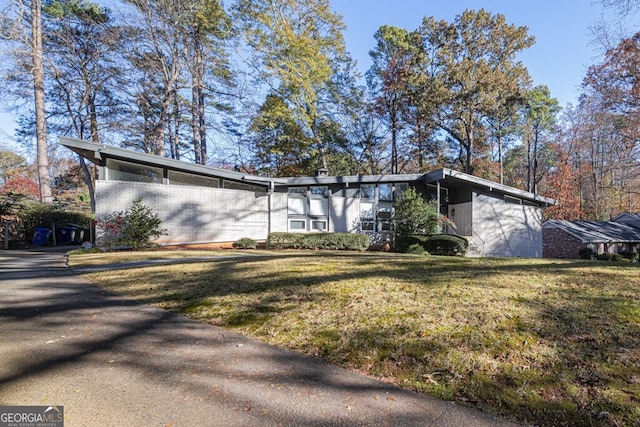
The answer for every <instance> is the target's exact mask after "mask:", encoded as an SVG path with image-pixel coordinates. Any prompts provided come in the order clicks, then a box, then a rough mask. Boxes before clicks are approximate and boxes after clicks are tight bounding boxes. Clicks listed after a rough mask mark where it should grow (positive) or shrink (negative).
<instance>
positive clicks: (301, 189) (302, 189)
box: [288, 187, 307, 196]
mask: <svg viewBox="0 0 640 427" xmlns="http://www.w3.org/2000/svg"><path fill="white" fill-rule="evenodd" d="M288 193H289V194H290V195H293V194H297V195H300V196H304V195H306V194H307V188H306V187H289V190H288Z"/></svg>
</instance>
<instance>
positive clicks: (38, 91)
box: [31, 0, 53, 203]
mask: <svg viewBox="0 0 640 427" xmlns="http://www.w3.org/2000/svg"><path fill="white" fill-rule="evenodd" d="M41 9H42V5H41V3H40V0H32V2H31V38H32V55H33V71H32V72H33V92H34V100H35V112H36V145H37V161H36V162H37V166H38V182H39V184H40V200H41V201H42V202H43V203H53V195H52V193H51V185H50V180H49V153H48V151H47V123H46V116H45V103H44V65H43V63H42V21H41V20H42V10H41Z"/></svg>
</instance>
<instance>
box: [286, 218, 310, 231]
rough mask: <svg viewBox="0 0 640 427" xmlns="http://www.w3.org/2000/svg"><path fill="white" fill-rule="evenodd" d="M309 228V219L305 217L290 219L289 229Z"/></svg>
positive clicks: (300, 229)
mask: <svg viewBox="0 0 640 427" xmlns="http://www.w3.org/2000/svg"><path fill="white" fill-rule="evenodd" d="M306 229H307V221H306V220H304V219H290V220H289V230H292V231H305V230H306Z"/></svg>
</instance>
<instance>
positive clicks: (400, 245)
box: [393, 234, 429, 253]
mask: <svg viewBox="0 0 640 427" xmlns="http://www.w3.org/2000/svg"><path fill="white" fill-rule="evenodd" d="M428 238H429V236H427V235H424V234H414V235H410V236H397V237H396V238H395V240H394V242H393V249H394V251H396V252H402V253H406V252H409V248H410V247H411V246H413V245H420V246H422V247H423V248H424V246H423V244H424V242H425V241H426V240H427V239H428Z"/></svg>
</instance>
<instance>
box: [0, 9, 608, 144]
mask: <svg viewBox="0 0 640 427" xmlns="http://www.w3.org/2000/svg"><path fill="white" fill-rule="evenodd" d="M4 1H5V0H0V4H1V3H3V2H4ZM331 3H332V6H333V9H334V11H335V12H337V13H339V14H341V15H342V16H343V18H344V21H345V24H346V25H347V31H346V33H345V40H346V44H347V49H348V50H349V52H351V54H352V56H353V57H354V58H355V59H356V60H357V61H358V64H359V67H358V68H359V70H360V72H361V73H363V74H364V72H365V71H366V70H367V69H368V68H369V66H370V59H369V53H368V52H369V50H371V49H372V48H373V47H374V39H373V34H374V33H375V32H376V30H377V29H378V28H379V27H380V26H381V25H385V24H387V25H395V26H398V27H402V28H405V29H407V30H414V29H416V28H417V27H418V26H419V25H420V23H421V21H422V18H423V17H425V16H434V17H435V18H436V19H445V20H447V21H450V22H451V21H453V20H454V18H455V16H456V15H460V14H461V13H462V12H463V11H464V10H465V9H473V10H478V9H481V8H484V9H485V10H487V11H490V12H492V13H494V14H495V13H501V14H503V15H505V17H506V20H507V22H508V23H510V24H515V25H518V26H527V27H528V28H529V34H530V35H533V36H534V37H535V38H536V43H535V44H534V45H533V46H532V47H531V48H529V49H528V50H527V51H525V52H524V53H523V54H522V55H521V57H520V58H519V59H520V60H521V61H522V62H523V63H524V65H525V66H526V67H527V69H528V70H529V74H530V75H531V77H532V79H533V83H534V84H535V85H538V84H545V85H547V86H548V87H549V89H550V90H551V95H552V96H553V97H555V98H557V99H558V101H560V105H562V106H566V104H567V103H573V104H575V103H576V98H577V95H578V94H579V86H580V83H581V82H582V79H583V77H584V75H585V72H586V70H587V68H588V66H589V65H592V64H594V63H597V62H598V61H600V60H601V58H602V54H601V52H599V51H598V49H597V48H596V47H595V46H594V45H593V43H592V41H593V36H592V33H591V30H590V27H592V26H593V25H594V24H595V23H597V22H598V21H599V20H600V19H601V16H602V14H603V12H605V11H603V8H602V6H601V5H600V4H599V3H597V2H594V1H592V0H536V1H522V0H484V1H481V0H422V1H420V0H395V1H389V0H331ZM608 15H609V17H611V13H610V12H609V13H608ZM2 107H3V105H2V100H1V98H0V149H1V148H2V147H3V145H4V146H6V142H7V141H10V139H11V136H12V135H13V132H14V129H15V128H16V123H15V120H14V118H13V117H12V116H11V115H7V114H4V113H3V111H2V110H3V108H2ZM14 148H15V147H14Z"/></svg>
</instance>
